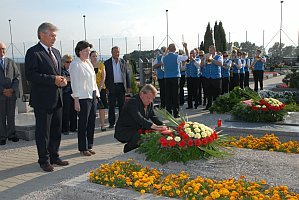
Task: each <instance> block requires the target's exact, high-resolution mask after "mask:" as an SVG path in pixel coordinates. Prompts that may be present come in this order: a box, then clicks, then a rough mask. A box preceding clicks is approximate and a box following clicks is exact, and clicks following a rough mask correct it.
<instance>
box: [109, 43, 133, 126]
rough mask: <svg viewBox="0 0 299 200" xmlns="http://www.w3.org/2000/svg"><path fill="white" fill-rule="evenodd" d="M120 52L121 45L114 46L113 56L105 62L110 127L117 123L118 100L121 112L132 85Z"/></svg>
mask: <svg viewBox="0 0 299 200" xmlns="http://www.w3.org/2000/svg"><path fill="white" fill-rule="evenodd" d="M119 53H120V49H119V47H117V46H115V47H112V49H111V54H112V57H111V58H109V59H108V60H106V61H105V62H104V65H105V70H106V79H105V85H106V89H107V94H108V107H109V111H108V121H109V128H113V127H114V124H115V106H116V102H117V105H118V110H119V114H120V112H121V110H122V107H123V105H124V102H125V93H126V92H130V87H131V86H130V85H131V84H130V78H129V73H128V68H127V63H126V62H125V61H124V60H123V59H121V58H119Z"/></svg>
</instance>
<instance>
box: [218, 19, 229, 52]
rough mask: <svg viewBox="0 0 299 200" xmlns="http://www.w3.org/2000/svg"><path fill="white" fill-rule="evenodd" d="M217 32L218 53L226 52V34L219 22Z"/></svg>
mask: <svg viewBox="0 0 299 200" xmlns="http://www.w3.org/2000/svg"><path fill="white" fill-rule="evenodd" d="M218 32H219V35H220V42H221V46H220V47H219V51H227V42H226V34H225V31H224V28H223V25H222V22H221V21H220V22H219V25H218Z"/></svg>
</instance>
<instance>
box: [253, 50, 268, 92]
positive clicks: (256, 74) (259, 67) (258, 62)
mask: <svg viewBox="0 0 299 200" xmlns="http://www.w3.org/2000/svg"><path fill="white" fill-rule="evenodd" d="M261 53H262V51H261V50H260V49H258V50H256V56H255V58H254V60H253V62H252V65H251V67H253V79H254V91H256V92H257V91H258V83H260V90H263V81H264V69H265V66H264V65H265V63H266V58H265V57H261V56H260V54H261Z"/></svg>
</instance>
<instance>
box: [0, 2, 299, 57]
mask: <svg viewBox="0 0 299 200" xmlns="http://www.w3.org/2000/svg"><path fill="white" fill-rule="evenodd" d="M0 5H1V6H0V10H1V11H0V14H1V18H0V27H1V31H0V40H2V41H4V42H5V43H7V44H8V45H9V43H10V34H9V23H8V20H9V19H11V27H12V36H13V43H14V44H16V47H17V48H18V49H19V51H20V52H21V53H22V52H23V51H25V50H26V49H27V48H28V47H30V46H32V45H33V44H34V43H35V42H37V41H38V40H37V36H36V31H37V27H38V26H39V25H40V24H41V23H42V22H45V21H47V22H51V23H53V24H55V25H56V26H57V27H58V28H59V29H60V30H59V32H58V33H57V40H58V41H57V42H56V44H55V46H58V47H59V46H63V51H64V52H69V51H72V50H71V49H72V43H73V42H72V40H74V43H77V41H79V40H82V39H84V28H83V27H84V26H83V24H84V23H83V22H84V18H83V15H86V17H85V22H86V30H87V40H88V41H91V42H92V43H95V44H94V45H95V47H96V49H100V50H101V52H102V53H103V54H109V52H110V48H111V46H112V43H113V45H118V46H120V47H121V49H122V52H123V53H125V52H124V51H125V50H124V49H125V39H124V38H125V37H127V39H128V46H127V48H128V49H127V51H128V52H130V51H131V50H133V49H137V48H138V47H139V46H138V44H139V36H141V37H142V38H141V41H142V42H141V48H142V50H150V49H153V48H157V47H159V46H160V45H166V40H165V41H164V42H162V41H163V39H164V38H165V36H166V11H165V10H166V9H167V10H168V22H169V36H170V38H171V39H172V40H173V41H174V42H175V43H177V44H178V45H179V46H180V48H182V47H181V46H182V45H181V42H182V40H183V39H184V40H185V41H186V42H187V43H189V46H190V48H191V47H195V46H197V44H198V36H199V40H200V41H202V40H203V35H204V33H205V30H206V26H207V23H208V22H210V23H211V26H212V27H213V26H214V23H215V21H216V20H217V21H220V20H221V21H222V23H223V27H224V29H225V31H226V36H227V41H229V32H230V41H237V42H244V41H245V40H246V30H247V40H248V41H250V42H254V43H255V44H256V45H258V46H262V45H263V30H264V31H265V32H264V33H265V37H264V45H265V46H266V45H267V44H268V43H269V42H270V40H271V39H272V38H273V37H274V36H275V34H276V33H278V32H279V28H280V16H281V15H280V13H281V12H280V9H281V3H280V0H247V1H244V0H239V1H236V0H226V1H221V0H206V1H201V0H180V1H179V0H50V1H45V0H1V2H0ZM282 8H283V21H282V23H283V26H282V30H283V32H282V42H283V43H285V44H287V45H294V46H295V45H297V44H298V31H299V0H285V1H284V3H283V4H282ZM284 32H285V33H286V34H287V35H288V37H289V38H290V39H291V40H293V42H294V43H295V44H294V43H293V42H292V41H291V40H290V39H289V38H288V37H287V36H286V35H285V33H284ZM182 35H183V36H182ZM153 36H154V39H153ZM112 37H113V38H114V39H113V42H112ZM99 38H100V41H99ZM60 40H61V43H60ZM278 41H279V33H278V34H277V35H276V37H275V38H274V40H273V41H272V42H271V43H270V44H269V45H268V47H267V48H269V47H271V46H272V45H273V43H274V42H278ZM170 42H172V41H171V40H169V43H170ZM23 46H24V48H23ZM64 46H68V47H67V50H65V49H66V48H65V47H64ZM23 49H24V50H23Z"/></svg>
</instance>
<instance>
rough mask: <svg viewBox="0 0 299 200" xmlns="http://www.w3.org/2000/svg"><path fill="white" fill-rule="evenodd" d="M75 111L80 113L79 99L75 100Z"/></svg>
mask: <svg viewBox="0 0 299 200" xmlns="http://www.w3.org/2000/svg"><path fill="white" fill-rule="evenodd" d="M74 109H75V111H77V112H80V103H79V99H78V98H75V99H74Z"/></svg>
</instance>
